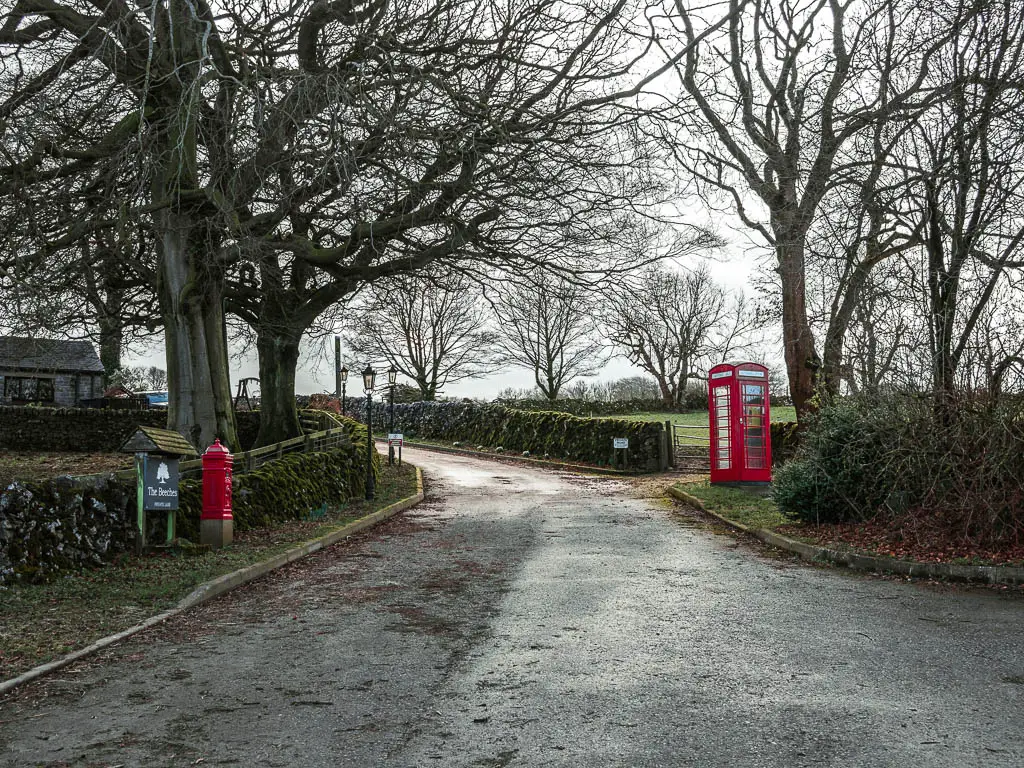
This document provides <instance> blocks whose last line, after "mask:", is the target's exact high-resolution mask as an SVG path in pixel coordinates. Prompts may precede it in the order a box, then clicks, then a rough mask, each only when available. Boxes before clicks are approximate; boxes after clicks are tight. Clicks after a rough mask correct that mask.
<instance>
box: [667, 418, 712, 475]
mask: <svg viewBox="0 0 1024 768" xmlns="http://www.w3.org/2000/svg"><path fill="white" fill-rule="evenodd" d="M672 450H673V452H674V454H675V460H676V469H682V470H687V471H690V472H702V473H703V472H710V471H711V440H710V437H709V436H708V426H707V424H673V425H672Z"/></svg>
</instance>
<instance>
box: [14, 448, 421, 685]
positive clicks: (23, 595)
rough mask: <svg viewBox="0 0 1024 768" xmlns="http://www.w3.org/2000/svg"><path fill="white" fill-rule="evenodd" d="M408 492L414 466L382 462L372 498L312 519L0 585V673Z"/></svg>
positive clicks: (50, 655) (124, 622)
mask: <svg viewBox="0 0 1024 768" xmlns="http://www.w3.org/2000/svg"><path fill="white" fill-rule="evenodd" d="M414 493H416V469H415V467H413V466H412V465H410V464H403V465H402V466H401V467H398V466H394V467H389V466H387V465H386V464H385V465H384V466H383V472H382V474H381V477H380V481H379V482H378V485H377V493H376V499H374V501H370V502H367V501H363V500H353V501H351V502H349V503H348V504H345V505H343V506H339V507H336V508H334V509H331V510H329V511H328V513H327V515H326V516H324V517H323V518H321V519H319V520H316V521H308V522H305V521H295V522H291V523H287V524H284V525H281V526H277V527H275V528H268V529H258V530H251V531H245V532H242V533H239V534H237V535H236V536H235V540H234V542H233V543H232V544H231V546H229V547H226V548H224V549H221V550H217V551H215V552H206V553H203V554H184V553H178V554H170V553H160V554H150V555H144V556H142V557H136V556H130V557H125V558H124V559H122V560H121V561H119V562H117V563H115V564H112V565H109V566H106V567H103V568H98V569H95V570H88V571H79V572H75V573H70V574H67V575H65V576H63V577H61V578H59V579H57V580H55V581H52V582H50V583H48V584H31V585H16V586H13V587H9V588H7V589H0V680H7V679H10V678H12V677H15V676H16V675H18V674H21V673H22V672H24V671H26V670H28V669H31V668H33V667H35V666H37V665H39V664H43V663H45V662H47V661H51V660H53V659H55V658H59V657H60V656H63V655H65V654H67V653H70V652H72V651H75V650H77V649H79V648H84V647H85V646H87V645H89V644H90V643H93V642H95V641H96V640H98V639H100V638H102V637H106V636H107V635H110V634H113V633H115V632H120V631H122V630H124V629H128V628H129V627H132V626H134V625H135V624H138V623H139V622H140V621H143V620H145V619H147V618H148V617H150V616H152V615H154V614H157V613H160V612H161V611H164V610H167V609H168V608H172V607H174V606H175V605H177V604H178V602H180V601H181V600H182V599H183V598H184V597H185V596H187V595H188V594H189V593H190V592H192V590H194V589H195V588H196V587H198V586H199V585H200V584H202V583H203V582H206V581H209V580H210V579H213V578H216V577H217V576H222V575H224V574H226V573H231V572H232V571H235V570H238V569H239V568H244V567H246V566H248V565H253V564H255V563H258V562H261V561H263V560H266V559H267V558H269V557H273V556H274V555H277V554H280V553H281V552H285V551H287V550H289V549H291V548H292V547H295V546H297V545H299V544H302V543H304V542H306V541H309V540H310V539H315V538H319V537H320V536H325V535H327V534H328V533H331V532H332V531H335V530H337V529H339V528H341V527H342V526H344V525H346V524H348V523H350V522H352V521H353V520H358V519H359V518H361V517H365V516H366V515H369V514H372V513H374V512H376V511H377V510H379V509H383V508H384V507H386V506H389V505H390V504H393V503H395V502H396V501H399V500H400V499H403V498H406V497H408V496H412V495H413V494H414Z"/></svg>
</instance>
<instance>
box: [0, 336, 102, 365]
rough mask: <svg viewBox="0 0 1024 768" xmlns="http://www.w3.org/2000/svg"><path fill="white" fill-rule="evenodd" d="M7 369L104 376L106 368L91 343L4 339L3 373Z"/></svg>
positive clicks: (1, 342)
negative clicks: (104, 368)
mask: <svg viewBox="0 0 1024 768" xmlns="http://www.w3.org/2000/svg"><path fill="white" fill-rule="evenodd" d="M4 369H6V370H12V369H13V370H26V371H48V372H52V373H57V372H61V373H103V364H102V363H101V362H100V358H99V356H98V355H97V354H96V350H95V348H94V347H93V345H92V342H89V341H68V340H66V339H27V338H24V337H21V336H0V370H4Z"/></svg>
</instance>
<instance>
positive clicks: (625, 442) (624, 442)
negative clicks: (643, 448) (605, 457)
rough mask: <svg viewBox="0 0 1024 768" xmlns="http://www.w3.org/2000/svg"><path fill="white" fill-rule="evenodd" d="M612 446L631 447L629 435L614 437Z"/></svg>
mask: <svg viewBox="0 0 1024 768" xmlns="http://www.w3.org/2000/svg"><path fill="white" fill-rule="evenodd" d="M612 447H613V448H629V438H628V437H613V438H612Z"/></svg>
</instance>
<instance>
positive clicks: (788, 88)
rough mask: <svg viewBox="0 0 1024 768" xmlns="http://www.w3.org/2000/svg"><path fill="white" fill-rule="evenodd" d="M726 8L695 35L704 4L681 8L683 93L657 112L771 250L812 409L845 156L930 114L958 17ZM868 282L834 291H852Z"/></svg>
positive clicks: (800, 403)
mask: <svg viewBox="0 0 1024 768" xmlns="http://www.w3.org/2000/svg"><path fill="white" fill-rule="evenodd" d="M729 5H730V8H731V9H732V13H731V15H730V16H729V21H728V25H727V28H726V29H724V30H723V31H722V32H721V34H716V35H713V36H712V37H711V38H710V39H708V40H707V41H706V42H704V43H699V41H698V38H699V36H700V35H701V34H702V33H704V32H706V30H707V23H706V22H705V21H704V20H703V19H702V18H701V14H702V13H703V12H704V10H703V9H698V10H691V9H690V8H688V7H687V6H686V5H685V4H684V3H682V2H678V1H677V2H676V3H675V6H676V12H677V18H678V20H679V23H680V27H681V37H682V41H683V42H684V43H685V44H686V45H687V46H688V49H687V54H686V56H685V57H684V60H683V63H682V64H681V66H680V68H679V71H678V75H679V82H680V84H681V86H682V89H683V91H684V92H685V95H686V98H685V99H683V100H680V102H679V103H678V105H677V107H676V109H675V110H674V111H671V110H670V111H666V112H664V113H662V114H661V115H660V117H662V118H668V121H667V122H663V123H662V129H661V130H662V136H663V138H664V139H665V140H666V142H667V144H668V146H669V147H670V148H671V149H672V150H673V153H674V155H675V157H676V159H677V160H678V162H679V163H680V164H681V165H682V167H684V168H685V169H687V170H688V171H689V172H691V173H692V174H693V176H694V177H695V178H696V179H697V182H698V190H699V191H700V192H701V193H702V194H703V195H704V196H705V198H706V199H707V200H708V202H709V203H712V204H717V203H718V201H724V203H725V205H727V206H728V207H730V208H731V209H732V210H734V211H735V212H736V213H737V214H738V215H739V217H740V218H741V219H742V220H743V222H744V224H745V225H746V226H747V227H749V228H750V229H751V230H753V231H754V232H755V233H757V234H758V235H759V236H760V237H761V238H763V240H764V242H765V243H766V244H767V245H769V246H770V247H771V248H772V249H773V251H774V254H775V261H776V269H777V274H778V281H779V289H780V292H781V310H782V326H783V346H784V351H785V359H786V367H787V372H788V375H789V385H790V391H791V393H792V397H793V403H794V405H795V406H796V408H797V412H798V414H805V413H807V412H808V410H809V409H811V408H812V407H813V402H814V401H813V397H814V394H815V392H816V389H817V387H818V380H819V371H820V369H821V365H822V361H821V357H820V356H819V354H818V351H817V349H816V347H815V343H814V336H813V333H812V329H811V320H810V318H809V317H808V307H807V289H806V264H807V262H806V255H807V241H808V233H809V231H810V228H811V226H812V224H813V223H814V221H815V218H816V215H817V213H818V208H819V205H820V204H821V202H822V200H823V198H824V197H825V196H826V194H827V193H828V192H829V190H830V188H831V187H832V186H833V185H834V184H835V183H836V181H837V179H842V178H843V167H842V166H843V163H844V161H845V160H844V158H843V156H842V154H841V152H842V150H843V149H844V147H845V146H847V145H848V144H849V143H850V142H851V140H853V139H854V138H855V137H858V136H861V135H863V134H864V133H865V132H868V133H869V134H870V132H871V131H872V130H873V129H874V128H875V127H876V126H878V125H879V124H881V123H886V122H889V123H892V122H897V123H898V122H901V121H907V120H909V119H911V118H912V117H914V116H915V115H917V114H918V113H919V112H920V110H921V109H922V107H923V104H922V102H927V99H928V97H929V94H928V93H927V92H926V91H924V88H923V87H924V84H925V80H926V77H927V74H928V71H929V64H930V62H931V60H932V58H933V57H934V55H935V53H936V51H937V50H938V49H939V48H940V47H941V45H942V43H943V41H944V40H945V39H946V36H947V35H948V32H949V29H950V28H951V27H954V26H955V25H957V24H959V23H961V21H962V19H961V17H960V16H954V17H953V18H952V20H949V19H945V18H942V19H941V21H942V22H943V23H941V24H939V23H924V22H923V20H922V19H923V17H925V16H927V14H928V11H927V8H925V7H923V6H921V4H919V3H917V2H912V1H911V2H902V0H887V1H884V2H877V3H870V4H863V3H856V2H852V0H816V2H812V3H809V4H790V3H777V2H774V1H773V0H749V2H744V0H731V2H730V4H729ZM965 13H966V12H965ZM936 20H938V17H936ZM879 138H880V140H881V141H882V142H884V141H885V140H886V135H885V133H884V132H883V133H882V134H881V135H880V137H879ZM858 252H859V251H858ZM871 263H872V262H871V259H865V260H864V261H863V263H862V265H861V270H862V271H864V268H866V267H870V266H871ZM861 282H862V281H861V280H860V279H855V280H847V281H844V282H840V283H837V287H840V288H842V289H844V290H846V291H850V292H855V291H856V290H857V289H858V287H859V285H860V284H861ZM853 298H854V299H855V296H854V297H853ZM840 303H842V301H841V302H840ZM851 303H853V302H852V301H851V302H848V303H847V306H846V311H844V312H842V313H836V321H837V325H836V327H835V329H834V338H833V340H832V341H833V346H834V347H837V348H840V349H841V338H842V335H843V333H844V329H843V327H842V322H843V320H844V319H847V318H848V317H849V311H848V310H850V309H851V307H850V304H851ZM836 362H837V363H838V360H837V361H836ZM836 384H837V377H833V380H832V385H833V386H835V385H836Z"/></svg>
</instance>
